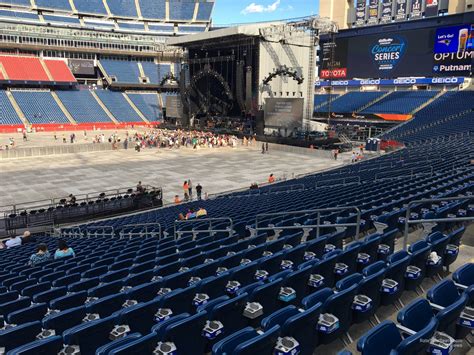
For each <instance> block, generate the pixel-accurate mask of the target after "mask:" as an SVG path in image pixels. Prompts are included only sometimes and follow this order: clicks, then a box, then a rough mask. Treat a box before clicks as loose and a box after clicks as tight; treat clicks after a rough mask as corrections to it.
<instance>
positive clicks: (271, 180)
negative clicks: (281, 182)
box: [268, 174, 275, 184]
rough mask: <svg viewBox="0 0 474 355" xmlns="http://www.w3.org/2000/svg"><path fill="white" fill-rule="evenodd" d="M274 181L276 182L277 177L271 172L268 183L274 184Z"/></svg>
mask: <svg viewBox="0 0 474 355" xmlns="http://www.w3.org/2000/svg"><path fill="white" fill-rule="evenodd" d="M274 182H275V177H274V176H273V174H270V176H269V177H268V183H269V184H273V183H274Z"/></svg>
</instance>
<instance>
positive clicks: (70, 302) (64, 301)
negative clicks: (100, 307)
mask: <svg viewBox="0 0 474 355" xmlns="http://www.w3.org/2000/svg"><path fill="white" fill-rule="evenodd" d="M86 299H87V291H80V292H75V293H70V294H68V295H66V296H62V297H58V298H55V299H54V300H52V301H51V302H49V305H50V307H51V309H55V310H58V311H64V310H66V309H68V308H74V307H79V306H80V305H83V304H84V303H85V302H86Z"/></svg>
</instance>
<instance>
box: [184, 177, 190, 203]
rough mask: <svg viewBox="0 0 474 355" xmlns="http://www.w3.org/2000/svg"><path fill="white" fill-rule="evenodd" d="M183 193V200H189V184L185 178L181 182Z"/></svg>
mask: <svg viewBox="0 0 474 355" xmlns="http://www.w3.org/2000/svg"><path fill="white" fill-rule="evenodd" d="M183 195H184V200H185V201H188V200H189V186H188V181H187V180H185V181H184V184H183Z"/></svg>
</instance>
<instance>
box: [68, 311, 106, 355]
mask: <svg viewBox="0 0 474 355" xmlns="http://www.w3.org/2000/svg"><path fill="white" fill-rule="evenodd" d="M113 327H114V317H108V318H104V319H98V320H94V321H90V322H86V323H83V324H79V325H77V326H75V327H72V328H70V329H67V330H65V331H64V333H63V339H64V344H65V345H69V346H78V347H79V349H80V352H81V354H85V355H89V354H95V350H96V349H97V348H98V347H100V346H102V345H105V344H106V343H108V342H109V334H110V331H111V330H112V328H113Z"/></svg>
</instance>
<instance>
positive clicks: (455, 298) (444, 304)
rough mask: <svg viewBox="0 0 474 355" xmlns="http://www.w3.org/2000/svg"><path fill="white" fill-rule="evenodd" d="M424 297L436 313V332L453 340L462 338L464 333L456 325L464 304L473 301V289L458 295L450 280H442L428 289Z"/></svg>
mask: <svg viewBox="0 0 474 355" xmlns="http://www.w3.org/2000/svg"><path fill="white" fill-rule="evenodd" d="M426 297H427V298H428V300H429V301H430V303H431V304H432V306H433V308H434V309H435V310H436V311H438V312H437V314H436V318H437V319H438V322H439V324H438V330H439V331H442V332H444V333H446V334H448V335H450V336H452V337H455V338H463V337H464V336H465V334H466V332H465V331H464V329H460V328H461V327H460V326H459V325H458V323H459V316H460V314H461V312H462V311H463V310H464V307H465V306H466V304H467V303H468V302H470V301H471V302H472V300H473V299H474V288H473V287H470V288H469V289H468V290H466V291H465V292H462V293H460V292H459V291H458V289H457V287H456V285H455V284H454V282H453V281H452V280H444V281H441V282H440V283H438V284H436V285H435V286H433V287H432V288H431V289H429V290H428V292H427V296H426Z"/></svg>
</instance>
